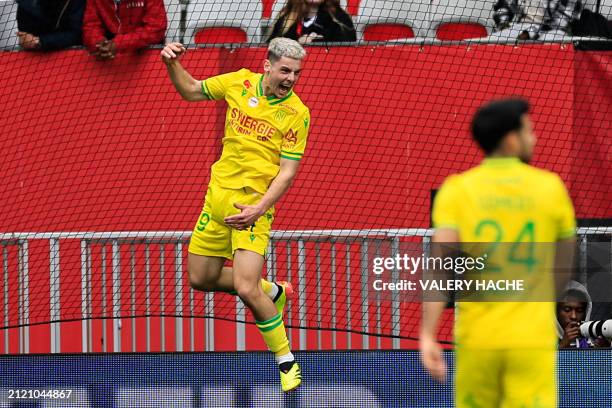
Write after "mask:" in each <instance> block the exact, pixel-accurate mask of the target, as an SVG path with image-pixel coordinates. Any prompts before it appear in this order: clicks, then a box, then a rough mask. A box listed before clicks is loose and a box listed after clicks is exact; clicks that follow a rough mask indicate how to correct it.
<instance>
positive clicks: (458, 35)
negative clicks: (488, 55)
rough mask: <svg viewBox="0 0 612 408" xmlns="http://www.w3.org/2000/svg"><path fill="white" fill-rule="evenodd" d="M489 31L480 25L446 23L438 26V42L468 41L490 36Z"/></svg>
mask: <svg viewBox="0 0 612 408" xmlns="http://www.w3.org/2000/svg"><path fill="white" fill-rule="evenodd" d="M488 35H489V33H488V32H487V29H486V28H485V27H484V26H482V25H480V24H478V23H444V24H440V25H439V26H438V29H437V30H436V38H437V39H438V40H447V41H448V40H467V39H469V38H481V37H486V36H488Z"/></svg>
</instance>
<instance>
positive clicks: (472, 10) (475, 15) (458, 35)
mask: <svg viewBox="0 0 612 408" xmlns="http://www.w3.org/2000/svg"><path fill="white" fill-rule="evenodd" d="M493 4H494V2H493V1H492V0H433V1H432V3H431V8H430V10H429V21H430V23H429V29H428V30H427V37H428V38H437V39H438V40H447V41H449V40H455V41H460V40H467V39H470V38H482V37H487V36H488V35H489V34H490V33H491V31H492V29H493Z"/></svg>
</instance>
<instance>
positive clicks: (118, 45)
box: [15, 0, 612, 60]
mask: <svg viewBox="0 0 612 408" xmlns="http://www.w3.org/2000/svg"><path fill="white" fill-rule="evenodd" d="M191 1H192V2H193V1H200V2H202V1H204V2H206V1H207V0H191ZM231 1H232V0H229V2H230V3H231ZM278 1H284V0H278ZM16 2H17V32H16V33H15V35H16V36H17V38H18V44H19V45H20V46H21V48H22V49H25V50H41V51H51V50H58V49H65V48H68V47H72V46H79V45H84V46H85V47H87V49H88V50H89V51H90V52H91V54H92V55H93V56H95V57H96V58H97V59H99V60H110V59H113V58H114V57H115V56H116V55H117V53H121V52H132V51H135V50H138V49H141V48H145V47H147V46H149V45H155V44H163V43H164V42H165V41H166V30H167V27H168V20H169V19H170V20H174V19H176V18H181V17H180V15H182V17H183V18H184V15H185V13H178V12H174V13H172V14H173V15H170V16H169V17H167V11H166V8H165V6H164V1H163V0H16ZM363 2H364V0H362V4H363ZM390 4H395V3H393V2H391V3H390ZM491 5H492V6H493V7H492V10H490V11H491V14H490V15H491V16H492V17H491V20H492V21H490V28H489V29H488V30H486V34H487V35H489V36H490V37H491V38H500V39H506V40H507V39H515V40H546V38H550V35H551V34H560V35H575V36H594V37H603V38H612V22H611V21H610V20H608V19H607V18H606V17H604V16H602V15H601V14H599V13H596V12H594V11H592V10H589V9H587V8H585V6H584V2H582V1H579V0H497V2H496V3H491ZM364 7H365V6H364ZM278 10H280V11H278ZM362 12H365V9H364V10H360V13H362ZM217 13H223V11H220V12H217ZM174 14H176V15H174ZM201 14H202V15H201V16H199V17H198V18H199V19H201V20H206V19H207V16H208V15H210V13H208V14H207V13H201ZM253 19H254V20H257V19H258V18H257V17H256V16H255V15H254V16H253ZM181 26H182V27H184V26H185V22H184V21H183V23H182V24H181ZM261 31H262V35H261V40H262V41H261V42H263V41H269V40H270V39H272V38H274V37H280V36H282V37H289V38H292V39H295V40H298V41H299V42H300V43H302V44H311V43H322V42H323V43H325V42H341V41H348V42H353V41H357V40H361V39H365V40H367V39H368V38H367V37H359V35H358V34H357V33H356V29H355V25H354V24H353V20H352V19H351V16H350V15H349V14H348V13H347V12H346V11H345V9H344V8H343V7H342V6H341V3H340V0H287V1H286V4H284V6H283V7H282V8H280V9H278V8H277V12H276V13H275V14H274V15H273V16H272V19H271V20H270V21H269V22H268V24H267V25H262V29H261ZM547 35H548V37H547ZM186 40H187V42H188V43H189V39H186Z"/></svg>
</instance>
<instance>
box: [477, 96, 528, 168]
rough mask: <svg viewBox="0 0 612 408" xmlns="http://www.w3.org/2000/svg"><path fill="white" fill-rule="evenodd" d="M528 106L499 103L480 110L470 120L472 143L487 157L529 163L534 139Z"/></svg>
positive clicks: (521, 102)
mask: <svg viewBox="0 0 612 408" xmlns="http://www.w3.org/2000/svg"><path fill="white" fill-rule="evenodd" d="M528 113H529V103H528V102H527V101H525V100H523V99H502V100H498V101H493V102H490V103H488V104H486V105H484V106H482V107H481V108H480V109H478V111H477V112H476V115H475V116H474V119H473V120H472V135H473V136H474V140H475V141H476V143H478V145H479V146H480V148H481V149H482V150H483V151H484V152H485V154H486V155H487V156H497V157H519V158H520V159H521V160H523V161H524V162H528V161H529V160H530V159H531V154H532V152H533V146H534V144H535V136H534V135H533V130H532V127H531V121H530V120H529V116H528Z"/></svg>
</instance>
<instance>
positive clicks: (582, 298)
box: [557, 281, 610, 348]
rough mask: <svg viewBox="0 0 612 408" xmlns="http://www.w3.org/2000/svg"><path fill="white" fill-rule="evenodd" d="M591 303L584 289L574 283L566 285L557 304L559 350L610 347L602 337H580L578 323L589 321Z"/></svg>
mask: <svg viewBox="0 0 612 408" xmlns="http://www.w3.org/2000/svg"><path fill="white" fill-rule="evenodd" d="M592 307H593V303H592V301H591V297H590V296H589V293H588V292H587V290H586V288H585V287H584V286H583V285H582V284H580V283H578V282H575V281H571V282H570V283H569V284H568V285H567V289H566V291H565V293H564V296H563V298H562V301H561V302H558V303H557V334H558V336H559V348H589V347H610V342H609V341H608V340H606V339H605V338H603V337H597V338H595V339H591V338H587V337H582V336H581V334H580V323H582V322H583V321H586V320H589V318H590V317H591V310H592Z"/></svg>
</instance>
